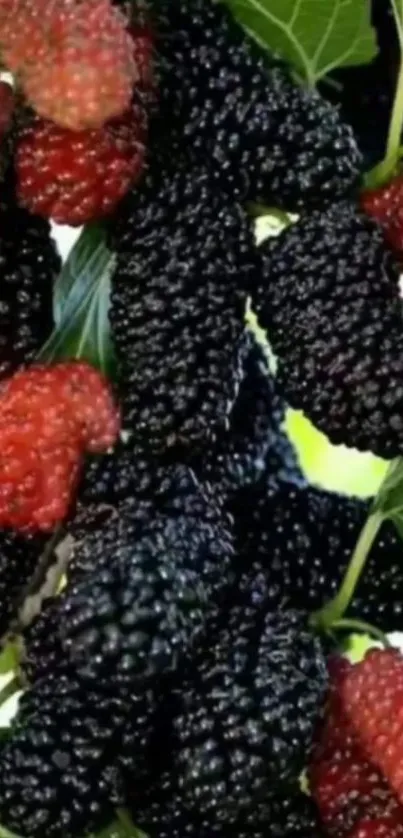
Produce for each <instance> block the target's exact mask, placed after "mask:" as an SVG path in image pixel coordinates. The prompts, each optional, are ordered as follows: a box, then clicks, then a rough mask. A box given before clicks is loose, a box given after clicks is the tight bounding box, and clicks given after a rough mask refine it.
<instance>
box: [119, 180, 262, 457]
mask: <svg viewBox="0 0 403 838" xmlns="http://www.w3.org/2000/svg"><path fill="white" fill-rule="evenodd" d="M112 242H113V245H114V247H115V248H116V250H117V257H116V258H117V267H116V270H115V272H114V274H113V276H112V297H111V309H110V318H111V324H112V331H113V340H114V344H115V349H116V355H117V358H118V362H119V367H120V381H121V401H122V406H123V416H124V424H125V429H126V430H128V431H129V432H130V433H131V435H132V439H133V442H134V444H137V443H140V444H142V445H143V446H144V447H145V449H146V450H147V449H148V450H152V449H154V450H156V451H160V450H164V449H166V448H168V447H177V446H178V445H179V446H180V447H181V446H183V447H184V448H187V447H189V446H191V447H192V449H194V447H195V446H196V445H198V444H200V443H205V442H206V439H209V438H210V437H211V436H213V435H214V432H215V431H216V429H218V428H220V427H222V426H223V425H225V423H226V421H227V419H228V415H229V412H230V410H231V406H232V404H233V401H234V399H235V396H236V393H237V389H238V386H239V382H240V379H241V376H242V360H243V353H244V351H245V348H244V347H245V338H244V335H243V331H244V312H245V302H246V295H247V293H248V291H250V290H251V288H252V284H255V282H256V277H257V269H256V265H257V251H256V248H255V244H254V236H253V231H252V227H251V224H250V221H249V219H248V218H247V216H246V214H245V213H244V211H243V210H242V208H241V207H240V206H237V205H235V204H231V203H230V202H229V201H228V200H226V199H225V198H224V197H223V196H221V195H220V193H219V192H218V191H216V190H215V189H214V188H213V187H211V184H210V182H209V178H208V176H207V175H206V174H205V173H203V172H197V171H195V170H192V169H188V170H177V171H175V172H172V173H170V172H169V171H165V173H163V174H161V173H160V172H158V171H156V167H155V166H152V167H151V171H150V173H149V175H148V177H147V178H146V180H145V182H144V183H143V187H142V188H141V187H139V188H138V189H136V191H135V192H134V193H133V194H132V195H131V196H130V198H129V200H128V201H127V202H126V204H125V205H124V208H123V207H122V209H121V211H120V214H119V216H118V217H117V218H116V219H115V221H114V230H113V232H112Z"/></svg>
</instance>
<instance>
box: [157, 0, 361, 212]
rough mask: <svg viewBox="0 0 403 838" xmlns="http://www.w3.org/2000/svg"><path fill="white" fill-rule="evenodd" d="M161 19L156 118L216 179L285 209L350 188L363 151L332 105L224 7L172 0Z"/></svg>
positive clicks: (316, 202) (161, 9)
mask: <svg viewBox="0 0 403 838" xmlns="http://www.w3.org/2000/svg"><path fill="white" fill-rule="evenodd" d="M156 5H157V4H156ZM157 17H159V30H160V31H159V41H158V40H157V48H158V53H159V56H160V62H159V64H160V69H159V74H160V98H161V109H162V113H161V120H160V121H161V122H162V126H163V128H164V126H165V127H166V126H169V127H170V129H171V135H172V134H173V137H172V138H171V142H173V143H176V144H177V145H179V146H180V147H182V148H185V149H186V150H187V152H189V151H190V153H191V154H192V155H193V157H196V158H198V159H201V160H205V159H206V157H208V159H209V160H210V161H211V164H212V166H213V168H214V171H215V174H216V176H217V178H218V180H219V181H220V183H221V185H224V186H225V187H226V188H227V189H230V191H233V192H235V193H236V194H238V195H242V197H248V198H249V199H250V198H252V199H256V198H258V199H261V200H264V201H266V203H267V202H269V203H272V204H274V205H276V206H282V207H285V208H287V209H289V210H300V209H305V208H307V207H309V206H310V207H313V206H318V205H319V206H321V205H323V204H324V203H325V202H329V201H331V202H333V201H334V200H337V199H338V198H341V197H343V196H345V195H346V194H347V193H348V192H350V191H351V190H352V189H354V188H355V187H356V185H357V183H358V181H359V175H360V169H361V166H362V161H361V155H360V152H359V151H358V148H357V145H356V143H355V139H354V135H353V132H352V130H351V128H350V127H348V126H347V125H345V124H343V123H342V122H341V120H340V117H339V113H338V110H337V109H335V108H333V107H332V106H331V105H330V104H329V103H328V102H326V101H325V100H324V99H322V98H321V96H320V95H319V94H318V93H316V92H312V90H308V89H305V90H304V89H303V88H301V87H300V86H298V85H296V84H295V83H294V82H293V81H292V79H291V78H290V74H289V72H288V71H287V70H286V69H285V68H284V67H283V66H281V65H280V64H279V63H278V62H277V63H275V62H274V61H272V62H270V61H269V60H268V59H267V53H263V52H261V53H260V54H259V51H258V48H257V46H256V44H252V42H251V41H250V40H249V39H248V37H247V35H246V34H245V32H244V30H243V29H242V28H241V27H239V26H237V25H236V23H235V22H234V20H233V19H232V18H231V15H230V13H229V12H228V10H226V9H225V6H223V5H222V4H215V3H212V2H204V0H192V2H191V3H189V2H187V0H186V1H185V0H174V2H171V0H169V2H165V3H162V4H161V3H158V9H157ZM168 141H169V140H168Z"/></svg>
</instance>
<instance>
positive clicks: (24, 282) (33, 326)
mask: <svg viewBox="0 0 403 838" xmlns="http://www.w3.org/2000/svg"><path fill="white" fill-rule="evenodd" d="M3 188H4V185H2V189H3ZM59 268H60V260H59V257H58V256H57V253H56V248H55V244H54V242H53V241H52V239H51V237H50V226H49V224H48V222H46V221H44V220H43V219H40V218H38V217H36V216H33V215H30V214H29V213H28V212H26V211H25V210H22V209H20V208H19V207H17V206H16V204H15V201H14V199H13V198H12V197H9V196H8V197H6V198H5V197H4V195H3V198H2V199H1V201H0V279H1V282H0V378H3V377H5V376H7V375H10V374H12V373H13V372H15V370H16V369H18V367H19V366H21V365H22V364H27V363H29V362H30V361H32V360H33V358H34V356H35V355H36V353H37V352H38V351H39V349H40V348H41V346H42V344H43V343H45V341H46V339H47V338H48V337H49V335H50V332H51V330H52V328H53V314H52V300H53V283H54V280H55V278H56V276H57V273H58V271H59Z"/></svg>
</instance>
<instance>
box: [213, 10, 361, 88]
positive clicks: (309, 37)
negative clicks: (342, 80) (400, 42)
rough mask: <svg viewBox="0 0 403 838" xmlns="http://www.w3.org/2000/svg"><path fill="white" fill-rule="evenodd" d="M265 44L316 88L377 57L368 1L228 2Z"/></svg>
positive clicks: (260, 41)
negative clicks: (332, 75) (336, 71)
mask: <svg viewBox="0 0 403 838" xmlns="http://www.w3.org/2000/svg"><path fill="white" fill-rule="evenodd" d="M224 2H227V4H228V5H229V6H230V7H231V9H232V10H233V12H234V14H235V16H236V17H237V18H238V20H239V21H240V22H241V23H242V24H243V25H244V26H245V28H246V29H247V30H248V31H249V32H250V34H251V35H252V36H253V37H254V38H255V40H257V41H258V42H259V43H260V44H261V46H263V47H265V48H268V49H269V50H270V51H271V52H273V53H277V54H279V55H281V56H282V57H283V58H285V59H286V60H287V61H288V62H289V63H290V64H291V65H292V66H294V67H295V69H296V71H297V73H298V75H300V76H301V77H302V78H304V79H305V80H306V81H307V82H308V83H309V84H310V85H315V84H316V83H317V82H318V80H319V79H320V78H323V76H326V75H327V74H328V73H330V72H331V70H334V69H336V67H346V66H353V65H359V64H366V63H368V62H369V61H371V60H372V59H373V58H374V56H375V55H376V38H375V32H374V30H373V28H372V26H371V9H370V2H369V0H224Z"/></svg>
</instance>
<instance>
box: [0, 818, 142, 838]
mask: <svg viewBox="0 0 403 838" xmlns="http://www.w3.org/2000/svg"><path fill="white" fill-rule="evenodd" d="M0 838H1V835H0ZM89 838H147V836H146V835H145V834H144V832H141V831H140V830H139V829H136V828H134V827H131V826H130V825H126V824H123V823H121V821H118V820H116V821H114V822H113V824H111V825H110V826H108V828H107V829H103V830H102V832H99V833H98V834H97V835H90V836H89Z"/></svg>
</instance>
